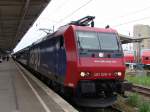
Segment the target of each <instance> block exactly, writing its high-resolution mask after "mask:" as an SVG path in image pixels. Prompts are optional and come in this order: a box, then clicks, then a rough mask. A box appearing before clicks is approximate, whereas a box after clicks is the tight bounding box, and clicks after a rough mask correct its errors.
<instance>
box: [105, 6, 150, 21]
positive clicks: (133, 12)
mask: <svg viewBox="0 0 150 112" xmlns="http://www.w3.org/2000/svg"><path fill="white" fill-rule="evenodd" d="M148 9H150V6H148V7H145V8H142V9H139V10H135V11H132V12H129V13H126V14H123V15H120V16H116V17H112V18H106V19H115V18H124V17H127V16H130V15H134V14H138V13H141V12H143V11H146V10H148ZM106 19H105V20H106Z"/></svg>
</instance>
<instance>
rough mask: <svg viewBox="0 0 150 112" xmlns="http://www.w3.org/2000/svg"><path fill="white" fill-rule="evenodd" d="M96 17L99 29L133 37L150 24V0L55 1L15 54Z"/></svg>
mask: <svg viewBox="0 0 150 112" xmlns="http://www.w3.org/2000/svg"><path fill="white" fill-rule="evenodd" d="M87 15H91V16H95V17H96V18H95V27H102V28H104V27H105V26H106V25H110V27H111V28H114V29H116V30H117V31H118V33H121V34H125V35H129V32H130V34H131V36H132V33H133V26H134V25H135V24H145V25H150V0H51V2H50V3H49V5H48V6H47V7H46V9H45V10H44V11H43V13H42V14H41V15H40V17H39V18H38V19H37V21H36V22H35V23H34V25H33V26H32V27H31V28H30V30H29V31H28V32H27V34H26V35H25V36H24V37H23V39H22V40H21V42H20V43H19V44H18V45H17V47H16V48H15V51H18V50H19V49H22V48H24V47H26V46H28V45H30V44H31V43H33V42H34V41H36V40H37V39H39V38H41V37H43V36H44V35H45V34H46V33H44V32H43V31H41V30H39V29H40V28H46V29H52V28H53V26H54V28H55V30H57V28H58V27H59V26H62V25H64V24H66V23H69V22H70V21H73V20H78V19H80V18H82V17H84V16H87Z"/></svg>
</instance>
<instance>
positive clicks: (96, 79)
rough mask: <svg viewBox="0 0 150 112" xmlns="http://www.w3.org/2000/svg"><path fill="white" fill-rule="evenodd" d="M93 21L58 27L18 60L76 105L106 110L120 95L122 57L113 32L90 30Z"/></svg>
mask: <svg viewBox="0 0 150 112" xmlns="http://www.w3.org/2000/svg"><path fill="white" fill-rule="evenodd" d="M94 18H95V17H92V16H87V17H85V18H82V19H80V20H78V21H74V22H71V23H69V24H68V25H65V26H62V27H60V28H59V29H58V30H57V31H56V32H55V33H53V34H50V35H48V36H46V37H45V38H44V39H43V40H42V41H39V42H36V43H34V44H32V45H31V46H29V47H28V48H27V49H26V50H25V56H19V57H24V59H23V60H25V59H26V60H27V61H24V62H26V64H24V65H27V66H28V67H29V68H32V69H33V70H35V71H36V72H38V73H40V74H41V75H43V76H45V77H47V78H48V80H49V81H50V82H51V83H50V84H52V85H53V86H55V87H54V88H55V89H56V88H57V90H60V91H61V92H63V93H64V94H65V95H71V96H73V99H74V101H75V102H76V103H77V104H78V105H80V106H88V107H107V106H110V105H111V104H113V103H114V101H116V98H117V93H120V94H123V93H124V87H125V84H126V83H125V81H124V77H125V63H124V56H123V50H122V47H121V43H120V40H119V37H118V34H117V32H116V31H115V30H113V29H111V28H95V27H93V26H94V22H93V19H94ZM89 23H91V26H92V27H89V26H88V25H89ZM20 54H21V55H22V54H23V53H20ZM25 57H27V58H25ZM20 62H21V61H20ZM56 85H57V86H56Z"/></svg>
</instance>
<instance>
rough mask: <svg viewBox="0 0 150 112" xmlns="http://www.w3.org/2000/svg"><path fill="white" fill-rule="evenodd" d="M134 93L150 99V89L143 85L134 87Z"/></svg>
mask: <svg viewBox="0 0 150 112" xmlns="http://www.w3.org/2000/svg"><path fill="white" fill-rule="evenodd" d="M132 91H133V92H137V93H140V94H142V95H144V96H148V97H150V88H148V87H144V86H141V85H135V84H134V85H132Z"/></svg>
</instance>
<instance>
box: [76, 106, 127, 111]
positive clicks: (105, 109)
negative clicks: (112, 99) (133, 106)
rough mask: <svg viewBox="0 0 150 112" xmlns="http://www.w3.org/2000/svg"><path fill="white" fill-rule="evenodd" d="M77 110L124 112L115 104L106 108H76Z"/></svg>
mask: <svg viewBox="0 0 150 112" xmlns="http://www.w3.org/2000/svg"><path fill="white" fill-rule="evenodd" d="M78 110H79V112H124V111H122V110H120V109H118V108H116V107H115V106H110V107H106V108H83V107H82V108H81V107H80V108H78Z"/></svg>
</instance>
